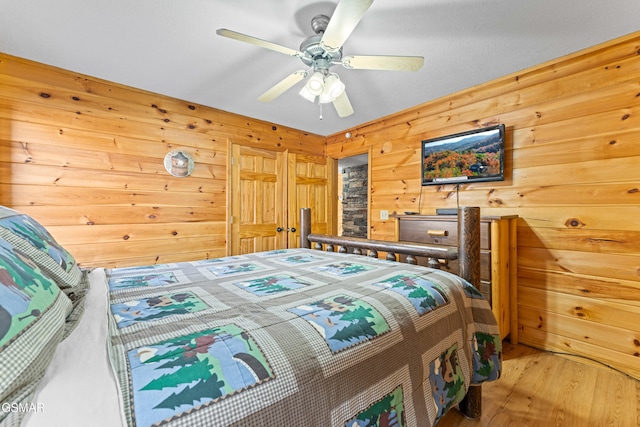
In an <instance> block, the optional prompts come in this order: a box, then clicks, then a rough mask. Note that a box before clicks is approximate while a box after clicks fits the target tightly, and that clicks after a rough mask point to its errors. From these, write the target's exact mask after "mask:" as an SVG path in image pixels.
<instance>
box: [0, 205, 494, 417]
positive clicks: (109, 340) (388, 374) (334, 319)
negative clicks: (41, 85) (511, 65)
mask: <svg viewBox="0 0 640 427" xmlns="http://www.w3.org/2000/svg"><path fill="white" fill-rule="evenodd" d="M459 221H460V227H461V230H462V232H461V233H460V235H461V236H463V237H462V238H461V242H460V248H459V250H458V251H455V250H454V251H451V250H448V251H445V252H442V251H441V249H439V248H429V247H424V246H421V245H400V244H396V243H392V242H380V241H367V240H365V239H353V238H351V239H349V238H346V239H345V238H342V240H336V238H334V237H331V236H323V235H317V234H312V233H310V230H311V224H310V214H309V211H308V210H305V209H303V210H301V220H300V227H301V233H300V235H301V238H300V239H301V240H300V248H294V249H286V250H274V251H267V252H260V253H254V254H245V255H238V256H230V257H224V258H218V259H208V260H195V261H192V262H181V263H171V264H163V265H152V266H140V267H131V268H119V269H103V268H95V269H91V270H87V269H81V268H79V267H78V266H77V265H76V263H75V260H74V259H73V257H72V256H71V255H70V254H69V253H68V252H67V251H66V250H65V249H64V248H63V247H61V246H60V245H59V244H58V243H57V242H56V241H55V240H54V239H53V238H52V237H51V235H50V234H49V233H48V232H47V231H46V229H44V228H43V227H42V226H41V225H40V224H38V223H37V222H36V221H35V220H33V219H32V218H30V217H28V216H27V215H24V214H21V213H19V212H16V211H13V210H11V209H7V208H0V238H1V239H0V253H1V256H0V259H1V260H2V264H1V265H0V401H1V406H0V425H1V426H14V425H15V426H18V425H22V426H29V427H34V426H47V427H50V426H86V425H93V426H105V427H111V426H150V425H167V426H203V425H211V426H225V425H236V426H252V425H256V426H282V425H305V426H330V425H331V426H338V425H339V426H349V427H351V426H365V425H367V426H374V425H375V426H431V425H435V424H437V422H438V421H439V420H440V419H441V418H442V416H443V415H444V414H445V413H446V412H447V411H448V410H450V409H451V408H453V407H458V408H459V409H460V410H461V411H462V412H463V413H465V414H466V415H467V416H470V417H477V416H479V411H480V402H481V392H480V390H481V387H480V384H482V383H483V382H485V381H493V380H496V379H498V378H499V376H500V372H501V341H500V334H499V331H498V327H497V324H496V321H495V318H494V317H493V314H492V312H491V309H490V307H489V304H488V303H487V302H486V301H485V300H484V299H483V297H482V295H481V294H480V293H479V292H478V291H477V289H476V288H475V287H474V286H473V283H477V280H478V276H479V250H478V249H477V248H478V243H477V242H478V234H479V231H477V230H476V229H477V228H478V227H477V225H478V224H479V209H477V208H465V209H463V210H461V211H460V213H459ZM476 233H477V234H476ZM347 247H349V248H350V249H349V250H347ZM336 250H337V251H336ZM343 252H355V253H343ZM378 253H384V254H386V257H387V259H378V258H377V254H378ZM400 253H404V254H407V255H408V256H407V260H408V261H409V262H414V261H415V259H414V257H415V256H429V257H432V258H434V259H440V258H449V259H452V258H456V257H457V258H459V261H460V264H461V270H460V275H461V276H462V277H458V276H455V275H452V274H449V273H446V272H443V271H439V270H437V269H430V268H427V267H421V266H417V265H411V264H405V263H399V262H395V261H391V260H390V259H395V258H396V255H397V254H400ZM365 255H368V256H365Z"/></svg>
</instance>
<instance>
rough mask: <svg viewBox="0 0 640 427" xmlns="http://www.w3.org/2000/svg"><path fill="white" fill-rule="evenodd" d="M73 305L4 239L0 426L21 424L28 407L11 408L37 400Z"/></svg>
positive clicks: (0, 256) (0, 252) (0, 248)
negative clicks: (37, 394) (36, 393)
mask: <svg viewBox="0 0 640 427" xmlns="http://www.w3.org/2000/svg"><path fill="white" fill-rule="evenodd" d="M71 309H72V305H71V301H70V300H69V298H67V296H66V295H65V294H64V293H63V292H61V291H60V289H59V288H58V286H56V283H55V282H54V281H53V280H52V279H50V278H49V277H47V276H46V275H45V274H44V273H43V272H42V271H41V270H40V268H39V267H38V266H37V265H36V264H35V263H33V262H32V261H31V260H30V259H29V257H28V256H26V255H25V254H24V253H23V252H22V251H21V250H20V248H18V247H16V246H15V245H13V244H11V242H8V241H6V240H3V239H0V405H2V406H1V407H2V410H0V425H5V424H6V425H18V424H19V423H20V419H21V418H22V416H23V415H24V411H13V410H11V408H14V407H20V406H19V405H27V406H26V407H28V405H31V404H33V402H32V398H33V393H34V391H35V388H36V386H37V384H38V382H39V381H40V379H41V378H42V376H43V375H44V372H45V370H46V368H47V366H48V365H49V362H50V361H51V358H52V357H53V354H54V352H55V349H56V346H57V345H58V343H59V342H60V341H61V340H62V339H63V337H64V334H65V329H66V318H67V316H68V315H69V313H70V312H71ZM23 407H24V406H23ZM7 408H8V409H9V410H6V409H7Z"/></svg>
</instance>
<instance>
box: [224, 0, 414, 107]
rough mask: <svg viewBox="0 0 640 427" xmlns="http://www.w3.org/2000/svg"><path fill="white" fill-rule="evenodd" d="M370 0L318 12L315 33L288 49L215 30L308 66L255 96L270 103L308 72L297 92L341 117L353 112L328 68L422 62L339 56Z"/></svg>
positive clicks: (399, 67) (407, 66) (409, 66)
mask: <svg viewBox="0 0 640 427" xmlns="http://www.w3.org/2000/svg"><path fill="white" fill-rule="evenodd" d="M372 3H373V0H340V2H339V3H338V5H337V6H336V9H335V11H334V13H333V16H332V17H331V18H329V17H328V16H326V15H317V16H315V17H314V18H313V19H312V20H311V28H312V29H313V31H314V32H315V33H316V34H315V35H313V36H311V37H308V38H306V39H305V40H304V41H303V42H302V44H301V45H300V50H296V49H291V48H288V47H285V46H281V45H279V44H276V43H272V42H269V41H266V40H262V39H259V38H256V37H252V36H248V35H246V34H242V33H238V32H235V31H231V30H227V29H225V28H220V29H218V30H217V31H216V33H217V34H218V35H220V36H223V37H228V38H231V39H235V40H239V41H241V42H246V43H251V44H254V45H257V46H260V47H263V48H266V49H271V50H274V51H276V52H280V53H284V54H285V55H289V56H294V57H298V58H300V60H302V62H303V63H304V64H305V65H307V66H308V67H310V68H307V69H306V70H298V71H294V72H293V73H291V74H290V75H288V76H287V77H285V78H284V79H283V80H282V81H280V82H278V83H276V85H275V86H273V87H272V88H271V89H268V90H267V91H266V92H264V93H263V94H262V95H260V96H259V97H258V100H259V101H262V102H269V101H272V100H274V99H276V98H277V97H278V96H280V95H282V94H283V93H284V92H286V91H287V90H289V89H291V88H292V87H293V86H294V85H295V84H296V83H298V82H300V81H302V80H303V79H305V78H306V77H307V76H309V75H311V76H310V77H309V79H308V81H307V83H306V84H305V85H304V86H303V87H302V90H300V95H301V96H303V97H304V98H305V99H307V100H309V101H311V102H316V101H317V102H318V103H319V104H321V105H322V104H326V103H329V102H331V103H333V106H334V107H335V109H336V112H337V113H338V116H340V117H347V116H350V115H351V114H353V107H352V106H351V101H349V97H348V96H347V92H346V91H345V85H344V83H343V82H342V81H341V80H340V77H339V76H338V75H337V74H336V73H333V72H331V71H330V69H331V67H332V66H334V65H337V64H342V66H343V67H345V68H348V69H355V70H358V69H360V70H392V71H418V70H419V69H420V68H422V65H423V64H424V58H423V57H422V56H377V55H348V56H342V45H343V44H344V42H345V41H346V40H347V38H348V37H349V35H350V34H351V32H352V31H353V30H354V29H355V27H356V26H357V25H358V23H359V22H360V20H361V19H362V17H363V16H364V14H365V12H366V11H367V9H369V6H371V4H372Z"/></svg>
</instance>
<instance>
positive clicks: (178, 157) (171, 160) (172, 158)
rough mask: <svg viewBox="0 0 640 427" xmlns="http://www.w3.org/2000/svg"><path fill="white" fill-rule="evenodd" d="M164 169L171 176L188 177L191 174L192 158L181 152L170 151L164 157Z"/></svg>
mask: <svg viewBox="0 0 640 427" xmlns="http://www.w3.org/2000/svg"><path fill="white" fill-rule="evenodd" d="M164 168H165V169H166V170H167V172H169V173H170V174H171V175H173V176H177V177H185V176H189V175H191V172H193V158H191V155H190V154H189V153H187V152H185V151H182V150H174V151H170V152H168V153H167V155H166V156H164Z"/></svg>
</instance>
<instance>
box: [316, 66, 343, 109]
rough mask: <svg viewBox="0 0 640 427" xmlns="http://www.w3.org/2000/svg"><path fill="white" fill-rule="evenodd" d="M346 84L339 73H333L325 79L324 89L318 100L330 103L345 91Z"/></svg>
mask: <svg viewBox="0 0 640 427" xmlns="http://www.w3.org/2000/svg"><path fill="white" fill-rule="evenodd" d="M344 90H345V85H344V83H342V81H341V80H340V77H338V75H337V74H335V73H331V74H329V75H328V76H327V77H325V80H324V90H323V91H322V93H321V94H320V98H319V99H318V102H320V103H321V104H328V103H330V102H333V101H335V100H336V98H338V97H339V96H340V95H342V94H343V93H344Z"/></svg>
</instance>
